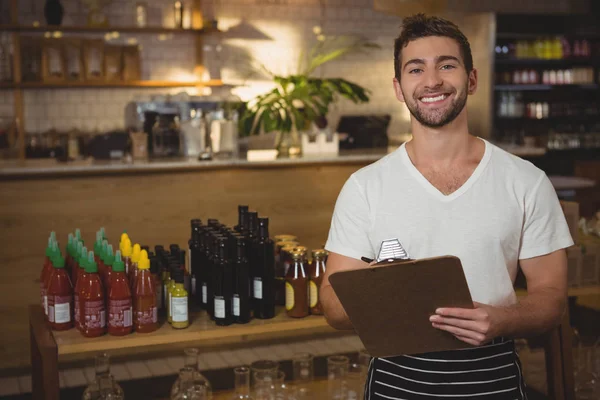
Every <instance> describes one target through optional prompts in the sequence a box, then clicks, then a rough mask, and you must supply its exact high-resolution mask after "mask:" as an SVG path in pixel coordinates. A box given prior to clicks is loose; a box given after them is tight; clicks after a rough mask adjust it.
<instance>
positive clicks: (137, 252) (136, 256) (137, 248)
mask: <svg viewBox="0 0 600 400" xmlns="http://www.w3.org/2000/svg"><path fill="white" fill-rule="evenodd" d="M141 250H142V249H141V248H140V245H139V244H137V243H136V244H134V245H133V252H132V253H131V261H133V262H138V261H140V251H141ZM147 256H148V253H146V257H147Z"/></svg>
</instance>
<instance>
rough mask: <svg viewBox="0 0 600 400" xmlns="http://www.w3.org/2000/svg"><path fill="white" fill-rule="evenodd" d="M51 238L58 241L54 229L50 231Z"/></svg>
mask: <svg viewBox="0 0 600 400" xmlns="http://www.w3.org/2000/svg"><path fill="white" fill-rule="evenodd" d="M50 238H51V239H52V240H54V241H55V242H56V241H57V240H56V232H54V231H52V232H50Z"/></svg>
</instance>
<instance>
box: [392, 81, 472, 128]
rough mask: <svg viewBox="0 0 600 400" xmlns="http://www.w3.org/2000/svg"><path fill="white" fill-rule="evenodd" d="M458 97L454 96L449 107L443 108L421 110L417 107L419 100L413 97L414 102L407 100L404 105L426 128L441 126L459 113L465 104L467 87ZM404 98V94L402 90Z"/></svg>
mask: <svg viewBox="0 0 600 400" xmlns="http://www.w3.org/2000/svg"><path fill="white" fill-rule="evenodd" d="M461 93H462V94H461V95H460V97H455V98H454V100H452V103H451V104H450V107H449V108H447V109H444V110H422V109H421V108H419V100H418V99H416V98H413V100H414V102H410V101H407V102H406V107H408V111H410V113H411V115H412V116H413V117H415V119H416V120H417V121H419V122H420V123H421V125H424V126H426V127H428V128H441V127H442V126H445V125H448V124H449V123H450V122H452V121H454V120H455V119H456V117H458V115H459V114H460V113H461V111H462V110H463V108H465V105H466V104H467V88H466V87H465V90H463V91H462V92H461ZM402 94H403V95H404V98H405V99H406V98H407V97H406V94H405V93H404V90H403V91H402Z"/></svg>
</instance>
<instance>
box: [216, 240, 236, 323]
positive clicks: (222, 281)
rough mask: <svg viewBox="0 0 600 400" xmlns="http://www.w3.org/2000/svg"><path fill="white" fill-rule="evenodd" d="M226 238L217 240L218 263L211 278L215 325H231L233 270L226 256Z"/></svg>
mask: <svg viewBox="0 0 600 400" xmlns="http://www.w3.org/2000/svg"><path fill="white" fill-rule="evenodd" d="M227 241H228V240H227V238H225V237H221V238H219V239H218V242H217V243H218V251H219V256H218V257H219V258H218V262H217V263H215V270H214V271H215V274H214V276H213V295H214V301H213V303H214V307H215V308H214V317H215V322H216V323H217V325H220V326H227V325H231V324H232V323H233V313H232V307H231V302H232V300H233V268H232V264H231V262H230V260H229V256H228V254H227V250H228V249H227Z"/></svg>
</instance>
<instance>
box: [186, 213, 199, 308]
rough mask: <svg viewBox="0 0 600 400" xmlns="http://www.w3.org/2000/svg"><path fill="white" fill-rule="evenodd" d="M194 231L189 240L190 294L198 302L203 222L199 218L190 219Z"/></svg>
mask: <svg viewBox="0 0 600 400" xmlns="http://www.w3.org/2000/svg"><path fill="white" fill-rule="evenodd" d="M190 224H191V228H192V233H191V237H190V240H189V242H188V245H189V252H188V254H189V258H188V264H189V270H190V273H191V275H190V287H191V290H190V292H189V293H188V296H189V298H190V299H192V301H194V302H196V303H197V304H200V303H198V301H197V300H198V295H197V292H198V290H197V288H198V282H199V280H200V279H199V265H200V251H201V250H200V229H201V227H202V222H201V221H200V220H199V219H193V220H191V221H190Z"/></svg>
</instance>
